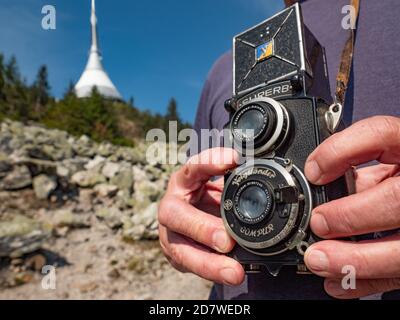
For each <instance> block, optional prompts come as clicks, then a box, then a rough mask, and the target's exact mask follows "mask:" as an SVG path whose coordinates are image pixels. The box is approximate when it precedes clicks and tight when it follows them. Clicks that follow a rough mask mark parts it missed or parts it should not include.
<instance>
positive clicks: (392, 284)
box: [387, 278, 400, 291]
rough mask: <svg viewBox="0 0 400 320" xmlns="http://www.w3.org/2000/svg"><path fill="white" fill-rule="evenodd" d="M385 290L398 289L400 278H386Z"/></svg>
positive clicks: (399, 287)
mask: <svg viewBox="0 0 400 320" xmlns="http://www.w3.org/2000/svg"><path fill="white" fill-rule="evenodd" d="M387 282H388V284H387V290H388V291H389V290H395V289H400V278H391V279H388V280H387Z"/></svg>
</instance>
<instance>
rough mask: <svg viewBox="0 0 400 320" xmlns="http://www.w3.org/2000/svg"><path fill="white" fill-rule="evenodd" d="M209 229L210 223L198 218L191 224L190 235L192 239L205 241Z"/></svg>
mask: <svg viewBox="0 0 400 320" xmlns="http://www.w3.org/2000/svg"><path fill="white" fill-rule="evenodd" d="M208 230H209V224H208V223H206V221H204V220H200V219H196V221H193V223H192V225H191V229H190V236H191V238H192V239H195V240H197V241H200V242H204V241H205V239H207V234H208Z"/></svg>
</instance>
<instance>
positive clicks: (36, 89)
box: [31, 65, 50, 119]
mask: <svg viewBox="0 0 400 320" xmlns="http://www.w3.org/2000/svg"><path fill="white" fill-rule="evenodd" d="M31 91H32V100H33V103H34V109H33V117H34V118H37V119H40V118H41V117H42V115H43V114H44V112H45V109H46V107H47V104H48V102H49V96H50V85H49V81H48V73H47V67H46V66H45V65H42V66H41V67H40V68H39V71H38V73H37V76H36V79H35V81H34V83H33V85H32V88H31Z"/></svg>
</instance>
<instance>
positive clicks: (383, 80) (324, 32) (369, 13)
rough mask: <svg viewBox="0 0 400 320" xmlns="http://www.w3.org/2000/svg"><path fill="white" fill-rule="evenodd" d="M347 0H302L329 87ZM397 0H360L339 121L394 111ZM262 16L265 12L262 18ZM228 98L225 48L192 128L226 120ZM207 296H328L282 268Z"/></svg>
mask: <svg viewBox="0 0 400 320" xmlns="http://www.w3.org/2000/svg"><path fill="white" fill-rule="evenodd" d="M349 3H350V1H349V0H335V1H328V0H308V1H302V2H301V6H302V9H303V10H302V11H303V17H304V21H305V24H306V25H307V26H308V28H309V29H310V30H311V32H313V33H314V35H315V36H316V38H317V39H318V40H319V41H320V43H321V44H322V45H323V46H324V47H325V49H326V54H327V61H328V70H329V78H330V84H331V92H335V83H336V81H335V78H336V74H337V70H338V68H339V61H340V55H341V52H342V49H343V46H344V43H345V41H346V40H347V37H348V30H344V29H342V28H341V21H342V18H343V16H344V15H343V14H342V13H341V9H342V7H343V6H344V5H347V4H349ZM399 16H400V6H399V3H398V0H385V1H376V0H375V1H374V0H360V15H359V20H358V29H357V37H356V45H355V51H354V61H353V69H352V72H351V81H350V85H349V89H348V91H347V96H346V106H345V116H344V119H345V122H346V123H347V124H351V123H352V122H354V121H357V120H360V119H364V118H367V117H371V116H374V115H393V116H400V107H399V105H398V99H399V98H398V97H399V95H400V93H399V90H398V86H399V84H400V59H399V52H400V33H399V32H398V17H399ZM266 18H268V17H266ZM230 97H232V54H231V53H230V52H229V53H226V54H225V55H223V56H222V57H221V58H220V59H219V60H218V61H217V62H216V63H215V64H214V66H213V67H212V69H211V71H210V73H209V75H208V78H207V80H206V83H205V85H204V89H203V92H202V95H201V99H200V103H199V106H198V110H197V115H196V120H195V124H194V128H195V129H196V130H197V132H199V131H200V129H212V128H216V129H219V130H221V129H222V128H223V126H224V125H225V124H226V123H227V121H228V113H227V112H226V111H225V109H224V101H225V100H226V99H228V98H230ZM212 298H219V299H235V298H239V299H329V298H330V297H329V296H328V295H327V294H326V293H325V291H324V289H323V279H322V278H319V277H317V276H314V275H297V274H296V273H295V269H293V268H291V267H284V269H282V271H281V272H280V274H279V275H278V276H277V277H272V276H270V275H269V274H264V273H263V274H251V275H248V276H247V278H246V281H245V282H244V284H243V285H241V286H238V287H227V286H221V285H217V286H215V287H214V290H213V293H212ZM382 298H383V299H399V298H400V292H399V291H394V292H390V293H385V294H383V297H382Z"/></svg>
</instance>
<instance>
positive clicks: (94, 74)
mask: <svg viewBox="0 0 400 320" xmlns="http://www.w3.org/2000/svg"><path fill="white" fill-rule="evenodd" d="M91 2H92V6H91V14H90V25H91V35H92V43H91V46H90V51H89V59H88V62H87V64H86V68H85V70H84V71H83V73H82V75H81V77H80V79H79V81H78V82H77V84H76V85H75V92H76V95H77V96H78V97H79V98H85V97H90V95H91V93H92V90H93V87H96V88H97V90H98V92H99V93H100V94H101V95H102V96H104V97H107V98H110V99H117V100H121V99H122V97H121V95H120V94H119V92H118V90H117V88H115V86H114V84H113V83H112V81H111V80H110V78H109V77H108V75H107V73H106V71H105V70H104V68H103V64H102V63H101V54H100V50H99V46H98V38H97V36H98V35H97V17H96V4H95V0H91Z"/></svg>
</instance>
